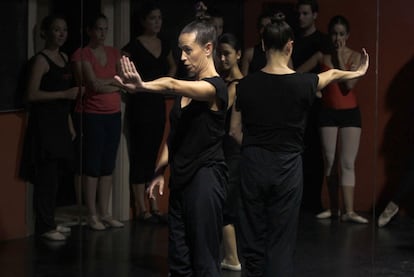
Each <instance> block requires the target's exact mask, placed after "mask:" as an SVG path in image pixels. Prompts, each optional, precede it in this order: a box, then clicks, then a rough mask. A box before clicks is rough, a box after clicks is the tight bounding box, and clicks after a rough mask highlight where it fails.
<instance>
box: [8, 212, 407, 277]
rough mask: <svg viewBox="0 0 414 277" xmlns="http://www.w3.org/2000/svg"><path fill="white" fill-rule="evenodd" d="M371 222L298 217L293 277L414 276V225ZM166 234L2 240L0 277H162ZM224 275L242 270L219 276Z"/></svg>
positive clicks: (86, 232)
mask: <svg viewBox="0 0 414 277" xmlns="http://www.w3.org/2000/svg"><path fill="white" fill-rule="evenodd" d="M370 222H371V223H370V224H368V225H359V224H353V223H344V222H340V221H339V220H316V219H315V218H314V215H313V214H311V213H307V212H302V213H301V216H300V224H299V232H298V243H297V248H296V256H295V264H296V266H295V276H298V277H299V276H300V277H313V276H315V277H320V276H329V277H357V276H363V277H368V276H375V277H380V276H381V277H382V276H383V277H393V276H407V277H409V276H411V277H412V276H414V220H413V219H411V218H409V217H407V216H397V218H396V219H395V220H393V221H392V222H391V223H390V224H389V225H388V226H387V227H385V228H380V229H379V228H377V227H375V225H374V224H373V223H372V222H373V220H372V218H371V219H370ZM167 232H168V230H167V226H166V225H160V224H149V223H141V222H138V221H134V220H131V221H127V222H125V228H122V229H109V230H106V231H92V230H90V229H89V228H88V227H87V226H82V225H76V226H73V227H72V232H71V235H70V237H69V238H68V240H67V241H66V242H47V241H44V240H39V239H35V238H34V237H33V236H31V237H28V238H24V239H18V240H11V241H5V242H0V276H1V277H20V276H36V277H37V276H38V277H40V276H42V277H43V276H45V277H46V276H47V277H49V276H50V277H59V276H65V277H66V276H68V277H69V276H72V277H74V276H85V277H95V276H96V277H98V276H99V277H105V276H116V277H129V276H131V277H132V276H134V277H156V276H162V277H164V276H167V275H168V267H167ZM222 276H223V277H238V276H240V273H239V272H230V271H223V272H222ZM275 277H277V276H275ZM282 277H283V276H282Z"/></svg>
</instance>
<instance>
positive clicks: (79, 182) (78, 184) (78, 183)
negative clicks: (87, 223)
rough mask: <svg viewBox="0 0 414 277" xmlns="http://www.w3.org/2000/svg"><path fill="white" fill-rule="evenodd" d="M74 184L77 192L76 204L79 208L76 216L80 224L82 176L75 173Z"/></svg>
mask: <svg viewBox="0 0 414 277" xmlns="http://www.w3.org/2000/svg"><path fill="white" fill-rule="evenodd" d="M74 186H75V194H76V204H77V208H78V209H77V210H78V215H77V216H76V220H77V221H78V223H79V224H82V204H83V203H82V176H80V175H78V174H75V180H74Z"/></svg>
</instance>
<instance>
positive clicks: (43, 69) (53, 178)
mask: <svg viewBox="0 0 414 277" xmlns="http://www.w3.org/2000/svg"><path fill="white" fill-rule="evenodd" d="M41 35H42V38H44V39H45V41H46V43H45V48H44V49H43V50H42V51H40V52H39V53H38V54H36V55H35V56H34V57H33V58H32V60H31V70H30V75H29V79H28V85H27V99H28V101H29V103H30V106H29V119H28V125H27V130H26V136H25V142H24V150H23V158H22V166H21V172H20V175H21V177H22V178H23V179H25V180H26V181H29V182H31V183H32V184H33V185H34V203H35V210H36V225H35V233H36V234H38V235H40V236H41V237H43V238H46V239H49V240H65V239H66V237H65V236H64V235H63V234H62V232H69V231H70V229H69V228H67V227H64V226H56V223H55V220H54V209H55V202H56V193H57V190H58V179H59V172H60V171H62V170H69V169H70V168H71V167H72V163H73V161H74V151H73V145H72V139H73V138H74V137H75V133H74V131H73V125H72V119H71V116H70V106H71V103H70V102H71V100H74V99H75V98H76V97H77V95H78V93H79V88H78V87H74V86H73V83H74V82H73V80H72V73H71V71H70V68H69V66H68V62H67V61H68V57H67V56H66V54H64V53H62V52H60V47H61V46H62V45H63V44H64V43H65V41H66V38H67V26H66V21H65V20H64V19H63V18H62V17H59V16H47V17H46V18H44V19H43V21H42V25H41Z"/></svg>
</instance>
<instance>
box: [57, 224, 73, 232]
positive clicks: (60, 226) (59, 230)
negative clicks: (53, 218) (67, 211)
mask: <svg viewBox="0 0 414 277" xmlns="http://www.w3.org/2000/svg"><path fill="white" fill-rule="evenodd" d="M56 231H58V232H61V233H70V231H71V230H70V228H69V227H66V226H63V225H58V226H56Z"/></svg>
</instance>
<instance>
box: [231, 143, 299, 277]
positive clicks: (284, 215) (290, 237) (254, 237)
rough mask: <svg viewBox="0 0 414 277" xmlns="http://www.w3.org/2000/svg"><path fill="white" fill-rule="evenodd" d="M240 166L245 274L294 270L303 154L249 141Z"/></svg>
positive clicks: (274, 276) (269, 275)
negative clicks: (280, 150) (282, 150)
mask: <svg viewBox="0 0 414 277" xmlns="http://www.w3.org/2000/svg"><path fill="white" fill-rule="evenodd" d="M240 169H241V202H242V203H241V205H242V209H241V212H240V219H239V221H240V226H239V228H238V230H239V231H240V235H239V238H240V245H241V254H242V257H243V260H242V261H244V263H243V272H242V276H245V277H246V276H248V277H253V276H260V277H262V276H266V277H288V276H292V275H293V255H294V250H295V245H296V233H297V224H298V215H299V210H300V202H301V197H302V183H303V178H302V158H301V155H300V154H299V153H275V152H270V151H268V150H265V149H262V148H258V147H247V148H245V149H243V151H242V159H241V163H240Z"/></svg>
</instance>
